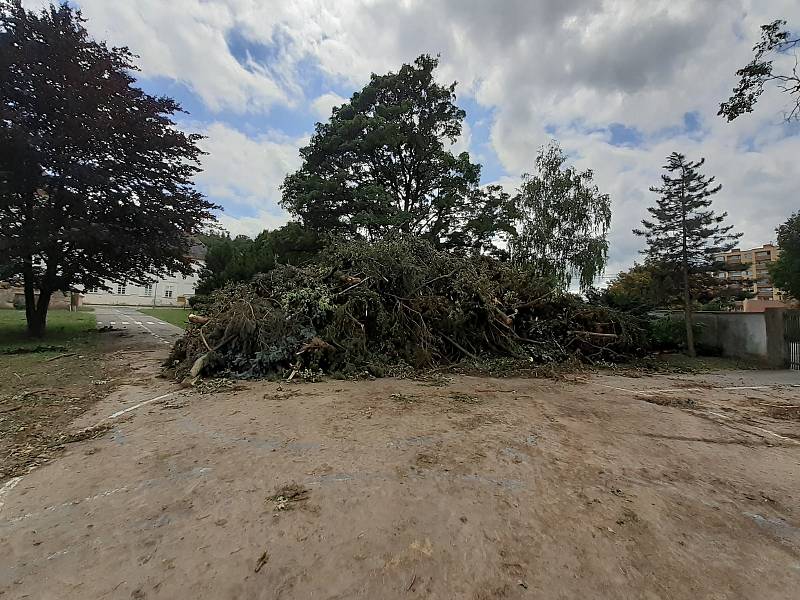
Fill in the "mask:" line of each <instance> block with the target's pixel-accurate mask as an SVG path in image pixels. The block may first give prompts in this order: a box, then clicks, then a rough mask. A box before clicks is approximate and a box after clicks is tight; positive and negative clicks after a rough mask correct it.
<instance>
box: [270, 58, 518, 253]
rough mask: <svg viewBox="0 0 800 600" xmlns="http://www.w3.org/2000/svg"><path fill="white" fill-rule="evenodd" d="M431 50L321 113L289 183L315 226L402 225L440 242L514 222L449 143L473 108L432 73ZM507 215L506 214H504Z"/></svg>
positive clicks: (344, 231) (466, 243)
mask: <svg viewBox="0 0 800 600" xmlns="http://www.w3.org/2000/svg"><path fill="white" fill-rule="evenodd" d="M437 64H438V59H436V58H433V57H431V56H427V55H423V56H420V57H419V58H417V59H416V60H415V61H414V63H413V64H410V65H409V64H406V65H403V66H402V67H401V68H400V70H399V71H398V72H397V73H388V74H386V75H374V74H373V75H372V77H371V79H370V82H369V83H368V84H367V85H366V86H365V87H364V89H363V90H361V91H360V92H357V93H355V94H353V97H352V98H351V99H350V100H349V101H348V102H347V103H345V104H343V105H342V106H340V107H338V108H334V109H333V114H332V116H331V118H330V120H329V121H328V122H327V123H317V125H316V132H315V134H314V135H313V137H312V138H311V142H310V144H309V145H308V146H306V147H305V148H302V149H301V150H300V155H301V157H302V159H303V165H302V167H301V168H300V170H298V171H297V172H296V173H293V174H290V175H288V176H287V177H286V179H285V181H284V183H283V200H282V204H283V206H284V207H285V208H286V209H287V210H289V211H290V212H291V213H292V214H293V215H295V216H296V217H297V218H298V219H300V220H301V221H302V223H303V225H304V226H305V227H307V228H309V229H311V230H313V231H317V232H319V233H325V234H330V233H333V234H340V235H344V236H346V237H366V238H367V239H378V238H381V237H382V236H384V235H386V234H388V233H391V232H392V231H400V232H404V233H411V234H414V235H418V236H420V237H423V238H425V239H427V240H429V241H430V242H432V243H433V244H434V245H436V246H437V247H440V248H453V249H468V250H472V251H482V250H486V249H488V248H489V247H491V242H492V240H493V239H494V237H495V236H496V235H497V234H498V233H499V232H500V231H506V232H508V231H510V225H509V222H508V221H509V220H508V219H507V218H505V217H506V214H507V211H508V196H507V195H505V194H504V193H503V192H502V190H501V189H500V188H499V187H490V188H481V187H480V185H479V184H480V174H481V167H480V165H478V164H475V163H473V162H471V161H470V158H469V154H467V153H466V152H462V153H460V154H459V155H458V156H454V155H453V153H452V152H450V150H449V149H448V146H449V144H452V143H454V142H455V141H456V140H457V139H458V137H459V136H460V135H461V124H462V121H463V120H464V116H465V113H464V111H463V110H461V109H460V108H458V107H457V106H456V105H455V86H456V84H455V83H453V84H452V85H449V86H443V85H439V84H438V83H436V81H435V80H434V70H435V69H436V66H437ZM503 219H505V220H503Z"/></svg>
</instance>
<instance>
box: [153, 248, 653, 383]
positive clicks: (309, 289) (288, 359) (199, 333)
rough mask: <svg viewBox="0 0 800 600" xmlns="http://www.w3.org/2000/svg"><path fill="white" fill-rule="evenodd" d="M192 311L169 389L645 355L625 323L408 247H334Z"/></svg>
mask: <svg viewBox="0 0 800 600" xmlns="http://www.w3.org/2000/svg"><path fill="white" fill-rule="evenodd" d="M196 308H197V309H198V311H199V313H200V315H198V316H195V317H194V318H193V319H191V320H192V321H193V324H191V325H190V327H189V329H188V330H187V332H186V335H185V336H184V337H183V338H182V339H181V340H179V341H178V342H177V343H176V345H175V347H174V348H173V351H172V355H171V357H170V361H169V365H168V366H169V367H170V368H171V369H174V371H175V374H176V376H177V377H178V378H183V377H185V376H187V375H189V376H193V377H196V376H198V375H200V374H205V375H210V374H218V375H224V376H230V377H238V378H260V377H270V376H276V375H279V376H293V374H296V373H319V372H320V371H322V372H324V373H327V374H333V375H343V376H351V375H357V374H360V373H364V372H365V371H369V372H371V373H373V374H376V375H379V374H382V373H383V372H384V371H385V369H386V368H387V367H390V366H392V365H403V364H406V365H410V366H412V367H414V368H425V367H430V366H436V365H443V364H448V363H453V362H457V361H461V360H464V359H480V358H492V357H512V358H518V359H523V360H526V361H529V362H532V363H536V364H543V363H556V362H562V361H564V360H567V359H568V358H571V357H577V358H578V359H580V360H584V361H598V360H611V361H614V360H624V359H626V358H627V357H629V356H632V355H635V354H638V353H640V351H641V349H642V348H643V347H644V346H645V344H646V336H645V331H644V329H643V327H642V324H641V323H640V322H639V321H638V320H637V319H636V318H634V317H631V316H629V315H626V314H625V313H621V312H618V311H615V310H613V309H610V308H608V307H604V306H599V305H591V304H588V303H586V302H585V301H584V300H582V299H581V298H579V297H577V296H575V295H572V294H563V293H558V292H555V291H553V290H552V289H551V288H549V287H548V286H547V284H546V283H545V282H543V281H541V280H539V279H537V278H535V277H532V276H530V275H528V274H527V273H526V272H525V271H524V270H521V269H518V268H514V267H512V266H510V265H508V264H506V263H502V262H498V261H496V260H494V259H491V258H487V257H463V256H457V255H454V254H451V253H448V252H443V251H439V250H436V249H434V248H433V247H432V246H431V245H430V244H429V243H427V242H425V241H423V240H419V239H416V238H411V237H394V238H390V239H387V240H384V241H381V242H377V243H367V242H353V241H341V242H337V243H334V244H333V245H331V246H330V247H329V248H328V249H327V250H326V251H325V252H323V253H322V255H321V256H320V257H319V259H318V260H317V262H315V264H313V265H311V266H307V267H302V268H299V267H293V266H289V265H279V266H278V267H277V268H275V269H274V270H272V271H269V272H268V273H264V274H261V275H257V276H256V277H255V278H254V280H253V281H252V282H251V283H249V284H238V285H231V286H228V287H225V288H223V289H221V290H218V291H216V292H214V293H213V294H212V295H211V296H210V297H209V298H208V299H207V300H206V301H205V302H203V303H199V304H197V305H196Z"/></svg>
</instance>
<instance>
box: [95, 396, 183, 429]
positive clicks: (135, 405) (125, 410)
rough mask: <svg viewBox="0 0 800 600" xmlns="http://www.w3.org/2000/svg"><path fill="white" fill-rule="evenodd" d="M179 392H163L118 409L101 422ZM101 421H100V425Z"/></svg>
mask: <svg viewBox="0 0 800 600" xmlns="http://www.w3.org/2000/svg"><path fill="white" fill-rule="evenodd" d="M177 393H178V392H168V393H166V394H161V395H160V396H158V397H156V398H151V399H150V400H145V401H144V402H139V404H134V405H133V406H129V407H128V408H123V409H122V410H118V411H117V412H115V413H114V414H112V415H108V416H107V417H106V418H105V419H103V420H101V421H100V423H102V422H103V421H108V420H110V419H116V418H117V417H119V416H121V415H124V414H125V413H129V412H131V411H132V410H136V409H137V408H141V407H142V406H145V405H147V404H151V403H153V402H158V401H159V400H163V399H164V398H168V397H169V396H172V395H173V394H177ZM100 423H98V425H99V424H100Z"/></svg>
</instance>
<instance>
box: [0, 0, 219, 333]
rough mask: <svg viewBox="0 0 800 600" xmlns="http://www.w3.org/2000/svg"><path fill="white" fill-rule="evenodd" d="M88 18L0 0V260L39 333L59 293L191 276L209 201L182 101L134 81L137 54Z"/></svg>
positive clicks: (64, 10)
mask: <svg viewBox="0 0 800 600" xmlns="http://www.w3.org/2000/svg"><path fill="white" fill-rule="evenodd" d="M84 22H85V21H84V19H83V18H82V17H81V14H80V12H79V11H77V10H75V9H73V8H72V7H70V6H69V5H67V4H66V3H64V4H62V5H60V6H54V5H50V7H49V8H46V9H44V10H43V11H41V12H40V13H35V12H32V11H27V10H25V9H23V8H22V6H21V4H20V2H19V0H0V172H5V184H4V185H3V186H2V189H1V190H0V232H2V234H1V235H2V237H0V262H2V263H3V265H4V271H5V272H6V274H7V275H10V276H19V277H21V278H22V279H23V280H24V286H25V309H26V317H27V322H28V330H29V332H30V333H31V334H32V335H35V336H41V335H42V334H43V333H44V330H45V326H46V322H47V308H48V304H49V301H50V298H51V296H52V294H53V293H54V292H56V291H58V290H62V291H67V290H69V289H71V288H72V286H75V285H80V286H84V287H87V288H91V287H97V286H101V285H102V283H103V280H105V279H109V278H111V279H117V280H119V279H123V280H127V281H132V282H136V283H146V282H147V281H149V280H150V278H151V277H152V276H153V275H160V274H166V273H168V272H180V273H184V274H189V273H190V272H191V271H192V264H191V263H190V262H189V260H188V259H187V258H185V256H186V251H187V250H188V248H189V245H190V243H191V236H192V235H193V234H194V233H197V232H198V231H199V230H200V229H201V227H202V226H204V225H205V224H206V223H208V222H209V221H211V220H212V219H213V216H212V212H211V211H212V209H214V208H216V207H215V206H214V205H213V204H211V203H210V202H208V201H206V200H205V199H204V198H203V197H202V195H201V194H200V193H199V192H197V191H196V190H195V188H194V186H193V182H192V178H193V176H194V174H195V173H196V172H197V171H198V170H199V167H198V158H199V156H200V155H201V152H200V150H199V149H198V147H197V140H198V139H199V138H200V136H198V135H193V134H186V133H183V132H182V131H181V130H179V129H178V128H176V127H175V124H174V123H173V121H172V115H174V114H175V113H176V112H179V111H180V110H181V109H180V106H179V105H178V104H177V103H176V102H175V101H173V100H172V99H170V98H166V97H159V98H156V97H153V96H150V95H148V94H146V93H144V92H143V91H142V90H141V89H139V88H137V87H136V86H135V85H134V82H135V80H134V78H133V76H132V75H131V72H132V71H135V70H136V66H135V65H134V62H133V60H134V56H133V55H132V54H131V53H130V52H129V51H128V50H127V49H126V48H109V47H107V46H106V44H105V43H103V42H98V41H95V40H93V39H91V38H90V37H89V35H88V33H87V31H86V29H85V27H84ZM37 290H38V298H37V295H36V291H37Z"/></svg>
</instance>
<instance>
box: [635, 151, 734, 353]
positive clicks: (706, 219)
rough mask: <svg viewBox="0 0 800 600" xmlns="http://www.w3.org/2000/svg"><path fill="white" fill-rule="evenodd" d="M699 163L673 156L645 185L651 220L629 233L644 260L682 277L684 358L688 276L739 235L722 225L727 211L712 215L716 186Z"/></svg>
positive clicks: (689, 335) (690, 337)
mask: <svg viewBox="0 0 800 600" xmlns="http://www.w3.org/2000/svg"><path fill="white" fill-rule="evenodd" d="M704 163H705V159H702V158H701V159H700V160H699V161H695V162H692V161H689V160H687V159H686V157H685V156H684V155H683V154H679V153H678V152H673V153H672V154H670V155H669V156H668V157H667V164H666V165H665V166H664V169H666V171H667V173H666V174H664V175H662V176H661V181H662V184H661V186H659V187H651V188H650V191H651V192H655V193H657V194H659V198H658V200H657V201H656V206H654V207H650V208H648V209H647V210H648V212H649V213H650V214H651V215H652V219H651V220H648V219H645V220H643V221H642V225H643V229H634V230H633V233H634V234H636V235H640V236H643V237H644V238H645V241H646V242H647V248H646V249H645V250H644V251H643V254H645V255H647V257H648V259H649V260H651V261H653V262H655V263H658V264H661V265H666V266H672V267H673V268H675V269H676V270H678V271H680V273H681V275H682V280H683V281H682V287H683V304H684V312H685V316H686V334H687V345H688V350H689V354H690V355H692V356H694V340H693V334H692V328H691V321H692V290H691V286H690V276H691V275H692V274H693V273H702V272H708V271H710V270H711V269H712V268H713V267H714V264H715V256H716V255H717V254H719V253H721V252H726V251H728V250H730V249H731V248H733V246H734V245H735V243H736V240H737V239H738V238H739V237H741V234H733V233H731V230H732V229H733V226H732V225H727V226H726V225H723V222H724V221H725V219H726V217H727V216H728V213H722V214H721V215H715V214H714V211H713V210H711V209H710V207H711V196H713V195H714V194H716V193H718V192H719V191H720V190H721V189H722V186H721V185H714V177H706V176H705V175H704V174H703V173H701V172H700V170H699V169H700V167H702V166H703V164H704Z"/></svg>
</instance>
